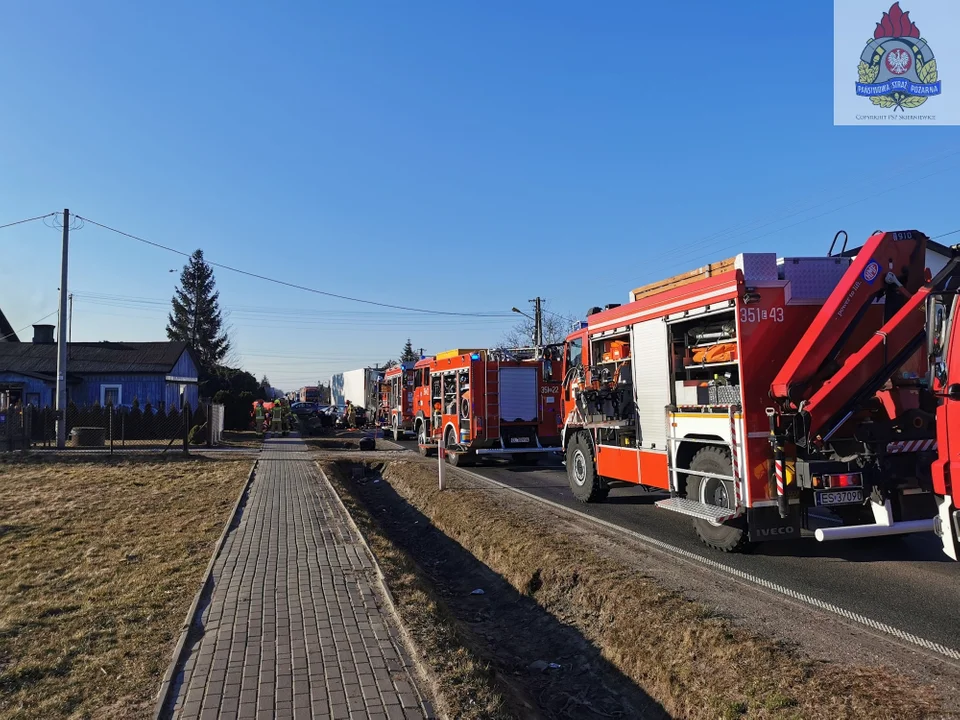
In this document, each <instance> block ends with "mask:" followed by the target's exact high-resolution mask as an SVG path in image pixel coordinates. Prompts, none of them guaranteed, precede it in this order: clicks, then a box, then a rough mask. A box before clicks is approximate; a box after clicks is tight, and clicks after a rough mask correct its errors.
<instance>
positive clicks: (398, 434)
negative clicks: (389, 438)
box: [393, 415, 403, 442]
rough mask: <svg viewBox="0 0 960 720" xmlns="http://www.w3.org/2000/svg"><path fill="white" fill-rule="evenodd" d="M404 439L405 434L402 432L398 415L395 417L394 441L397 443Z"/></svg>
mask: <svg viewBox="0 0 960 720" xmlns="http://www.w3.org/2000/svg"><path fill="white" fill-rule="evenodd" d="M402 437H403V433H401V432H400V420H399V419H398V418H397V416H396V415H394V416H393V439H394V440H395V441H396V442H400V438H402Z"/></svg>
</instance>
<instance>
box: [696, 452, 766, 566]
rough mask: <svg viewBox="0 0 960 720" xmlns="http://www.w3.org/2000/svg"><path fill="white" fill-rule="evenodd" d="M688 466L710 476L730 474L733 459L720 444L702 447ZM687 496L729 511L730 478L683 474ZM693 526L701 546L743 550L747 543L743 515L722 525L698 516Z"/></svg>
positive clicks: (732, 500) (732, 498) (732, 501)
mask: <svg viewBox="0 0 960 720" xmlns="http://www.w3.org/2000/svg"><path fill="white" fill-rule="evenodd" d="M690 469H691V470H696V471H697V472H704V473H713V474H714V475H732V474H733V461H732V459H731V457H730V451H729V450H727V449H726V448H721V447H705V448H703V449H701V450H699V451H698V452H697V454H696V455H694V456H693V459H692V460H691V461H690ZM687 499H688V500H695V501H697V502H705V503H706V504H708V505H719V506H720V507H728V508H730V509H731V510H732V509H733V508H734V507H736V500H735V496H734V487H733V481H729V480H718V479H716V478H705V477H700V476H699V475H688V476H687ZM693 527H694V530H696V533H697V536H698V537H699V538H700V540H702V541H703V543H704V544H705V545H708V546H709V547H712V548H714V549H716V550H720V551H722V552H743V551H745V550H747V549H749V548H750V546H751V544H750V541H749V538H748V535H747V527H746V519H745V518H744V517H739V518H737V519H735V520H730V521H728V522H726V523H723V524H722V525H717V524H715V523H712V522H710V521H709V520H701V519H699V518H698V519H696V520H694V521H693Z"/></svg>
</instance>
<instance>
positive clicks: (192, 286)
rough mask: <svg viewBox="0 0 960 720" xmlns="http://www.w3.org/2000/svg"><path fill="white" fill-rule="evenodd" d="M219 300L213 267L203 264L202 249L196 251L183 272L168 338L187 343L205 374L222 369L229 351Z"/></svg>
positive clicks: (171, 315) (168, 328) (168, 317)
mask: <svg viewBox="0 0 960 720" xmlns="http://www.w3.org/2000/svg"><path fill="white" fill-rule="evenodd" d="M219 301H220V293H219V291H217V290H216V284H215V282H214V279H213V268H211V267H210V265H208V264H207V263H206V262H205V261H204V259H203V250H200V249H197V250H195V251H194V253H193V255H191V256H190V260H189V261H188V262H187V264H186V265H184V266H183V272H181V273H180V287H178V288H177V289H176V291H175V293H174V296H173V299H172V301H171V303H172V305H173V309H172V311H171V313H170V314H169V315H168V316H167V337H168V338H169V339H170V340H176V341H179V342H185V343H188V344H189V345H190V347H192V348H193V350H194V352H195V353H196V354H197V358H198V359H199V361H200V365H201V369H202V370H206V371H210V370H213V369H214V368H217V367H219V366H220V363H221V362H222V361H223V358H224V356H226V354H227V352H228V351H229V350H230V340H229V338H228V337H227V334H226V333H225V332H223V317H222V316H221V314H220V302H219Z"/></svg>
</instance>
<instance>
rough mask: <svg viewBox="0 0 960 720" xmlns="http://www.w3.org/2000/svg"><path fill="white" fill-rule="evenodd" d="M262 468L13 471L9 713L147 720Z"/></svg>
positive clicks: (5, 690)
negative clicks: (222, 538) (246, 486)
mask: <svg viewBox="0 0 960 720" xmlns="http://www.w3.org/2000/svg"><path fill="white" fill-rule="evenodd" d="M249 470H250V462H249V461H219V460H204V459H173V458H171V459H168V460H166V461H162V460H157V459H155V458H149V459H147V458H144V459H142V460H137V459H130V458H128V459H118V460H117V461H90V460H86V459H81V458H69V459H59V458H58V459H57V460H56V461H36V460H33V461H28V462H17V463H5V464H2V465H0V496H2V497H3V498H4V500H3V504H2V507H0V717H3V718H7V717H10V718H13V717H16V718H44V719H48V718H59V717H74V718H132V717H148V716H149V714H150V711H151V709H152V702H153V700H154V698H155V696H156V693H157V689H158V687H159V684H160V680H161V678H162V676H163V673H164V672H165V671H166V667H167V664H168V663H169V662H170V653H171V652H172V648H173V644H174V642H175V641H176V638H177V635H178V633H179V629H180V623H181V622H182V621H183V618H184V615H185V614H186V612H187V608H188V607H189V605H190V602H191V600H192V599H193V596H194V594H195V592H196V590H197V587H198V585H199V582H200V577H201V575H202V573H203V570H204V568H205V567H206V564H207V562H208V560H209V556H210V553H211V551H212V548H213V545H214V543H215V542H216V539H217V537H218V536H219V534H220V532H221V530H222V528H223V524H224V522H225V521H226V515H227V513H228V512H229V511H230V508H231V507H232V506H233V503H234V502H235V501H236V497H237V495H238V494H239V492H240V488H241V487H242V485H243V483H244V482H245V481H246V478H247V475H248V473H249Z"/></svg>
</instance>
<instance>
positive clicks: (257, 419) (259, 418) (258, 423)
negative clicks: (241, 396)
mask: <svg viewBox="0 0 960 720" xmlns="http://www.w3.org/2000/svg"><path fill="white" fill-rule="evenodd" d="M263 422H264V416H263V403H262V402H260V401H259V400H257V401H256V402H254V404H253V429H254V430H255V431H256V433H257V437H261V438H262V437H263Z"/></svg>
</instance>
